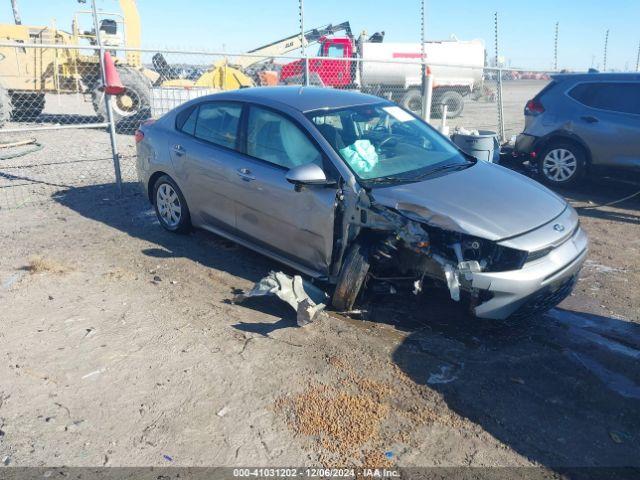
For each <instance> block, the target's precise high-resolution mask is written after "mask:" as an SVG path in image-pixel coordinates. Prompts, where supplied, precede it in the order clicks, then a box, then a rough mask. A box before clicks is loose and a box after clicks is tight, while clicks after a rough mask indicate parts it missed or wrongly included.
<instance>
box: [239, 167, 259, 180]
mask: <svg viewBox="0 0 640 480" xmlns="http://www.w3.org/2000/svg"><path fill="white" fill-rule="evenodd" d="M238 176H239V177H240V178H241V179H242V180H244V181H245V182H250V181H252V180H255V179H256V177H254V176H253V175H251V170H249V169H248V168H239V169H238Z"/></svg>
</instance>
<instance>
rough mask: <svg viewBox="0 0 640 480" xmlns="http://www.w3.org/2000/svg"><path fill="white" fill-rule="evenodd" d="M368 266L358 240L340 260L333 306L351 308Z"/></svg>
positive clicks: (338, 308) (342, 310) (367, 260)
mask: <svg viewBox="0 0 640 480" xmlns="http://www.w3.org/2000/svg"><path fill="white" fill-rule="evenodd" d="M369 266H370V265H369V259H368V258H367V255H366V252H365V249H364V247H363V246H362V245H361V244H360V243H358V242H356V243H354V244H353V245H351V247H350V248H349V251H348V252H347V254H346V255H345V258H344V261H343V262H342V268H341V269H340V276H339V278H338V283H337V285H336V289H335V290H334V292H333V297H332V299H331V304H332V305H333V308H335V309H336V310H338V311H341V312H347V311H349V310H352V309H353V306H354V305H355V303H356V299H357V298H358V294H359V293H360V290H361V289H362V285H364V281H365V279H366V278H367V273H369Z"/></svg>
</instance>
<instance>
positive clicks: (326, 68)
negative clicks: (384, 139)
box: [280, 32, 485, 117]
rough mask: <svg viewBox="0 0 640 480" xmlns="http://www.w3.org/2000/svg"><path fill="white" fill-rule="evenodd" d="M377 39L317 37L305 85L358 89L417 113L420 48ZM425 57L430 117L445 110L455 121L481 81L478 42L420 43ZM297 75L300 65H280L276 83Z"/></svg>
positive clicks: (301, 70) (419, 104) (481, 47)
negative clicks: (430, 93)
mask: <svg viewBox="0 0 640 480" xmlns="http://www.w3.org/2000/svg"><path fill="white" fill-rule="evenodd" d="M383 39H384V32H380V33H375V34H374V35H372V36H371V37H369V38H367V37H366V34H365V33H364V32H363V33H362V34H361V35H360V37H359V38H358V39H357V40H355V39H354V38H353V37H352V36H340V37H338V36H336V37H328V36H327V37H322V38H321V39H320V49H319V51H318V55H317V57H318V58H313V59H310V60H309V83H310V84H312V85H319V86H325V87H334V88H343V89H358V90H360V91H362V92H364V93H371V94H374V95H378V96H381V97H385V98H388V99H390V100H393V101H395V102H397V103H399V104H400V105H402V106H403V107H404V108H406V109H407V110H410V111H412V112H414V113H417V114H419V113H420V111H421V109H422V93H421V92H422V90H421V88H422V68H421V65H420V63H421V62H420V60H421V58H422V49H421V45H420V43H384V42H383ZM425 57H426V60H427V65H428V70H429V71H430V72H431V75H432V76H433V97H432V115H434V116H440V115H441V114H442V110H443V106H444V105H446V106H447V115H448V116H449V117H458V116H460V115H461V114H462V111H463V110H464V97H465V96H468V95H469V94H470V93H471V92H472V91H473V90H474V88H475V87H476V86H480V84H481V82H482V72H483V67H484V61H485V51H484V43H483V42H482V40H470V41H461V40H457V39H455V38H453V39H451V40H444V41H429V42H426V43H425ZM344 59H353V60H344ZM391 62H395V63H391ZM429 63H433V65H429ZM457 65H463V66H465V67H466V68H461V67H459V66H457ZM303 75H304V60H296V61H294V62H291V63H287V64H285V65H283V67H282V70H281V74H280V80H281V82H282V83H287V84H293V83H299V82H301V80H302V78H303Z"/></svg>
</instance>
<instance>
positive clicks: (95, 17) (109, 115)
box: [91, 0, 122, 195]
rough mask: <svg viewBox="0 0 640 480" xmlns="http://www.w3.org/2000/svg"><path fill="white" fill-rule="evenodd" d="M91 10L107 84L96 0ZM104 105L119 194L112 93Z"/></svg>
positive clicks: (118, 170) (119, 173)
mask: <svg viewBox="0 0 640 480" xmlns="http://www.w3.org/2000/svg"><path fill="white" fill-rule="evenodd" d="M91 12H92V14H93V24H94V28H95V31H96V43H97V44H98V52H99V53H98V55H99V57H100V58H99V61H100V77H101V79H102V85H105V86H106V84H107V79H106V77H105V69H104V47H103V46H102V39H101V38H100V22H98V11H97V10H96V0H91ZM104 105H105V108H106V110H107V121H108V122H109V138H110V140H111V153H112V155H113V171H114V174H115V178H116V187H117V191H118V195H122V174H121V172H120V155H119V154H118V144H117V143H116V125H115V121H114V119H113V110H112V109H111V95H108V94H107V93H105V94H104Z"/></svg>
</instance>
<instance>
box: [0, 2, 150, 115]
mask: <svg viewBox="0 0 640 480" xmlns="http://www.w3.org/2000/svg"><path fill="white" fill-rule="evenodd" d="M119 3H120V9H121V12H99V32H96V31H95V28H93V29H91V30H89V31H82V30H81V28H80V24H81V21H82V20H84V23H89V22H91V24H93V23H92V19H91V11H79V12H76V13H75V15H74V18H73V20H72V23H71V31H70V32H67V31H64V30H60V29H58V28H57V27H56V25H55V23H52V25H50V26H33V25H22V24H17V25H11V24H0V42H6V43H13V44H15V43H25V44H34V43H36V44H43V45H60V46H61V47H64V48H45V47H39V48H28V47H20V46H0V124H2V123H3V122H4V121H7V120H8V119H9V118H12V119H15V120H29V119H33V118H35V117H37V116H38V115H39V114H40V113H41V112H42V110H43V109H44V105H45V94H46V93H87V94H90V95H91V97H92V102H93V106H94V109H95V112H96V115H97V116H98V117H100V118H102V119H104V118H105V117H106V111H105V103H104V94H103V92H102V90H101V76H100V61H99V57H98V52H97V50H91V49H87V48H82V49H80V48H73V47H74V46H78V47H79V46H92V45H97V41H96V35H97V34H99V35H100V39H101V41H102V44H103V45H104V46H105V47H106V48H108V49H110V48H113V49H114V50H117V48H118V47H123V46H124V47H132V48H139V47H140V39H141V31H140V16H139V14H138V10H137V7H136V3H135V0H119ZM122 27H123V28H122ZM121 29H122V30H123V31H122V32H120V30H121ZM116 66H117V69H118V73H119V74H120V78H121V80H122V83H123V84H124V86H125V91H124V92H123V93H122V94H120V95H117V96H115V98H114V101H113V102H112V105H113V113H114V118H115V120H116V121H117V122H120V121H122V120H125V119H135V118H140V117H142V116H144V115H145V112H148V109H149V95H150V88H151V80H150V79H149V78H148V76H149V74H148V72H145V71H144V69H143V67H142V60H141V55H140V53H139V52H127V54H126V57H125V58H118V59H116ZM156 77H157V75H156Z"/></svg>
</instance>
